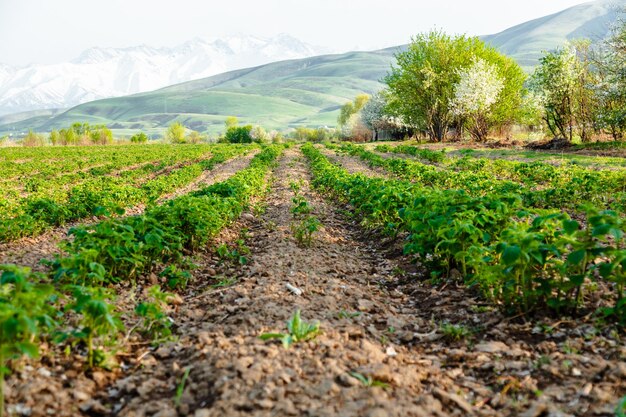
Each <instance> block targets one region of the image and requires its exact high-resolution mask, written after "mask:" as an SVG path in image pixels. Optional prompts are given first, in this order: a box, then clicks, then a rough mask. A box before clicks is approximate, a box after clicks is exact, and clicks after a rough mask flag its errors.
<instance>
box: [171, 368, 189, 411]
mask: <svg viewBox="0 0 626 417" xmlns="http://www.w3.org/2000/svg"><path fill="white" fill-rule="evenodd" d="M190 371H191V368H185V373H184V374H183V377H182V378H181V380H180V382H179V383H178V386H176V396H175V397H174V404H175V405H176V407H178V406H180V399H181V398H182V397H183V393H184V392H185V384H186V383H187V378H189V372H190Z"/></svg>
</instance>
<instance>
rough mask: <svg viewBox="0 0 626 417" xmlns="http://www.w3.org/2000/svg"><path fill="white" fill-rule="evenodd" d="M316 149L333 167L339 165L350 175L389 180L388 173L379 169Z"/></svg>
mask: <svg viewBox="0 0 626 417" xmlns="http://www.w3.org/2000/svg"><path fill="white" fill-rule="evenodd" d="M318 149H319V150H320V151H321V152H322V153H323V154H324V155H325V156H326V157H327V158H328V159H330V161H331V162H332V163H334V164H335V165H340V166H341V167H342V168H343V169H345V170H346V171H348V172H349V173H350V174H356V173H359V174H363V175H366V176H368V177H372V178H389V176H390V175H389V173H388V172H387V171H385V170H384V169H383V168H380V167H371V166H369V165H368V164H367V163H366V162H364V161H362V160H361V159H359V158H357V157H355V156H351V155H344V154H340V153H337V152H335V151H333V150H331V149H328V148H326V147H318Z"/></svg>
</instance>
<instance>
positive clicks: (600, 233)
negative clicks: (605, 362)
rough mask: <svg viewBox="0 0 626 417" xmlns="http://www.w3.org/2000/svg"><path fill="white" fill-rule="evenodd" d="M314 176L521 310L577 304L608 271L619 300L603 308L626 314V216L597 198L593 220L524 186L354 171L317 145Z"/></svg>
mask: <svg viewBox="0 0 626 417" xmlns="http://www.w3.org/2000/svg"><path fill="white" fill-rule="evenodd" d="M303 152H304V153H305V155H306V156H307V157H308V158H309V159H310V161H311V166H312V169H313V173H314V176H315V180H314V184H315V185H316V186H317V187H319V188H321V189H322V190H325V191H327V192H330V193H332V194H333V195H335V196H336V197H338V198H340V199H342V200H343V201H345V202H348V203H349V204H351V205H352V206H353V208H354V211H355V214H356V215H358V216H360V217H361V218H362V219H363V221H364V222H365V223H366V224H370V225H374V226H378V227H383V228H384V229H385V230H386V232H388V233H393V234H397V233H400V232H406V233H407V234H408V238H407V243H406V245H405V251H406V253H408V254H413V255H416V256H417V257H418V258H419V259H420V261H421V262H422V263H424V264H425V265H427V266H428V267H429V269H430V270H431V271H432V275H433V277H435V278H437V277H441V276H449V275H450V273H451V271H452V270H453V269H456V270H457V271H459V272H460V274H461V275H462V276H463V278H464V280H465V282H466V283H468V284H469V285H471V286H474V287H476V288H478V289H480V291H481V293H482V295H483V296H484V297H486V298H488V299H490V300H493V301H494V302H495V303H497V304H498V305H500V306H501V307H502V308H503V309H505V310H508V311H510V312H512V313H518V312H529V311H533V310H536V309H540V308H546V307H547V308H551V309H555V310H557V311H563V310H572V309H576V308H579V307H581V306H583V305H584V301H585V297H584V294H585V291H589V292H592V291H594V290H595V289H596V286H594V285H593V282H594V281H602V282H603V283H604V284H606V285H607V286H608V287H609V288H610V289H611V291H612V300H613V302H612V304H611V305H610V306H605V308H604V309H603V310H602V312H603V313H604V314H606V315H607V316H614V317H616V318H618V320H620V321H621V323H622V324H626V298H624V289H625V288H624V287H625V285H626V249H625V246H624V243H625V242H624V230H625V226H626V225H625V224H624V221H623V220H622V218H621V217H620V216H619V215H618V214H617V213H616V212H614V211H608V210H598V209H596V208H594V207H591V206H587V207H586V208H585V210H584V213H585V219H584V221H581V222H578V221H575V220H572V219H571V218H570V217H569V216H568V215H567V214H566V213H564V212H561V211H559V210H540V209H530V208H527V207H526V206H525V205H524V203H523V199H522V197H521V196H519V195H516V194H514V193H501V192H490V193H485V194H484V195H471V194H469V193H467V192H465V191H463V190H458V189H447V188H439V187H437V186H433V185H432V184H422V183H419V182H409V181H402V180H388V179H383V178H368V177H366V176H364V175H360V174H349V173H347V172H346V171H345V170H344V169H342V168H340V167H338V166H336V165H333V164H332V163H330V162H329V161H328V159H327V158H326V157H325V156H324V155H323V154H322V153H321V152H320V151H319V150H317V149H315V148H314V147H312V146H305V147H303Z"/></svg>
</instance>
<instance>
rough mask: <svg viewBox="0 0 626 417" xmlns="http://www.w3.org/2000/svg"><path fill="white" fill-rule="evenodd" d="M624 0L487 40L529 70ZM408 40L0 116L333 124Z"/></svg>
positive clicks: (129, 128)
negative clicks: (71, 105)
mask: <svg viewBox="0 0 626 417" xmlns="http://www.w3.org/2000/svg"><path fill="white" fill-rule="evenodd" d="M620 6H621V7H624V6H626V0H597V1H594V2H590V3H584V4H581V5H578V6H575V7H571V8H569V9H567V10H564V11H562V12H559V13H556V14H553V15H550V16H546V17H542V18H540V19H535V20H532V21H530V22H526V23H523V24H521V25H517V26H515V27H512V28H510V29H507V30H505V31H503V32H501V33H498V34H496V35H490V36H485V37H484V38H483V39H484V40H485V41H487V42H489V43H491V44H492V45H494V46H495V47H497V48H499V49H500V50H501V51H502V52H504V53H506V54H508V55H510V56H512V57H514V58H515V59H517V60H518V62H519V63H520V64H521V65H522V66H523V67H525V68H526V69H527V70H530V69H532V67H533V66H534V65H536V63H537V60H538V58H539V57H540V56H541V54H542V52H543V51H545V50H550V49H553V48H555V47H557V46H559V45H562V44H563V43H564V42H566V41H567V40H568V39H575V38H581V37H586V38H590V39H592V40H596V41H597V40H601V39H604V38H605V37H606V35H607V33H608V31H609V28H610V25H611V23H612V22H614V21H615V19H616V16H617V7H620ZM403 47H404V46H399V47H397V48H389V49H385V50H381V51H373V52H351V53H346V54H338V55H324V56H317V57H313V58H306V59H297V60H289V61H281V62H275V63H271V64H267V65H262V66H259V67H255V68H247V69H242V70H237V71H231V72H227V73H224V74H219V75H215V76H213V77H208V78H204V79H200V80H195V81H189V82H186V83H182V84H177V85H173V86H170V87H167V88H163V89H160V90H156V91H152V92H148V93H142V94H135V95H131V96H127V97H119V98H111V99H105V100H98V101H93V102H90V103H85V104H82V105H79V106H76V107H74V108H72V109H69V110H67V111H65V112H62V113H60V114H56V115H55V114H52V113H46V112H41V113H35V112H33V113H32V114H30V116H32V117H29V118H26V116H29V114H25V115H22V116H21V117H18V118H13V119H10V118H5V119H4V120H0V136H1V135H3V134H6V133H11V132H13V133H18V134H19V132H25V131H27V130H28V129H33V130H36V131H42V132H43V131H50V130H51V129H58V128H63V127H67V126H69V125H70V124H72V123H73V122H88V123H92V124H107V125H108V126H109V127H110V128H112V129H113V130H114V133H115V134H116V135H131V134H132V133H134V132H136V131H137V130H142V131H144V132H146V133H148V134H152V135H160V134H161V133H162V132H163V130H164V129H165V128H166V127H167V126H168V125H169V124H170V123H172V122H174V121H180V122H182V123H183V124H184V125H185V126H187V127H188V128H191V129H194V130H198V131H202V132H209V133H211V134H215V133H217V132H220V131H222V130H223V123H224V119H225V118H226V117H227V116H238V117H239V119H240V120H241V122H242V123H250V124H258V125H261V126H264V127H265V128H267V129H280V130H284V129H286V128H290V127H297V126H310V127H316V126H334V125H335V124H336V119H337V115H338V109H339V107H340V106H341V105H342V104H344V103H346V102H347V101H349V100H351V99H352V98H354V97H355V96H356V95H357V94H360V93H364V92H365V93H373V92H375V91H377V90H379V89H380V88H382V84H381V83H380V80H381V79H382V78H383V77H384V76H385V74H386V73H387V72H388V70H389V69H390V67H391V65H392V63H393V62H394V53H395V52H397V51H398V50H401V49H402V48H403Z"/></svg>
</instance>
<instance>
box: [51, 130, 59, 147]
mask: <svg viewBox="0 0 626 417" xmlns="http://www.w3.org/2000/svg"><path fill="white" fill-rule="evenodd" d="M48 140H49V141H50V143H51V144H52V145H58V144H59V143H60V141H61V135H59V132H58V131H57V130H54V129H53V130H52V132H50V136H49V137H48Z"/></svg>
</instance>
